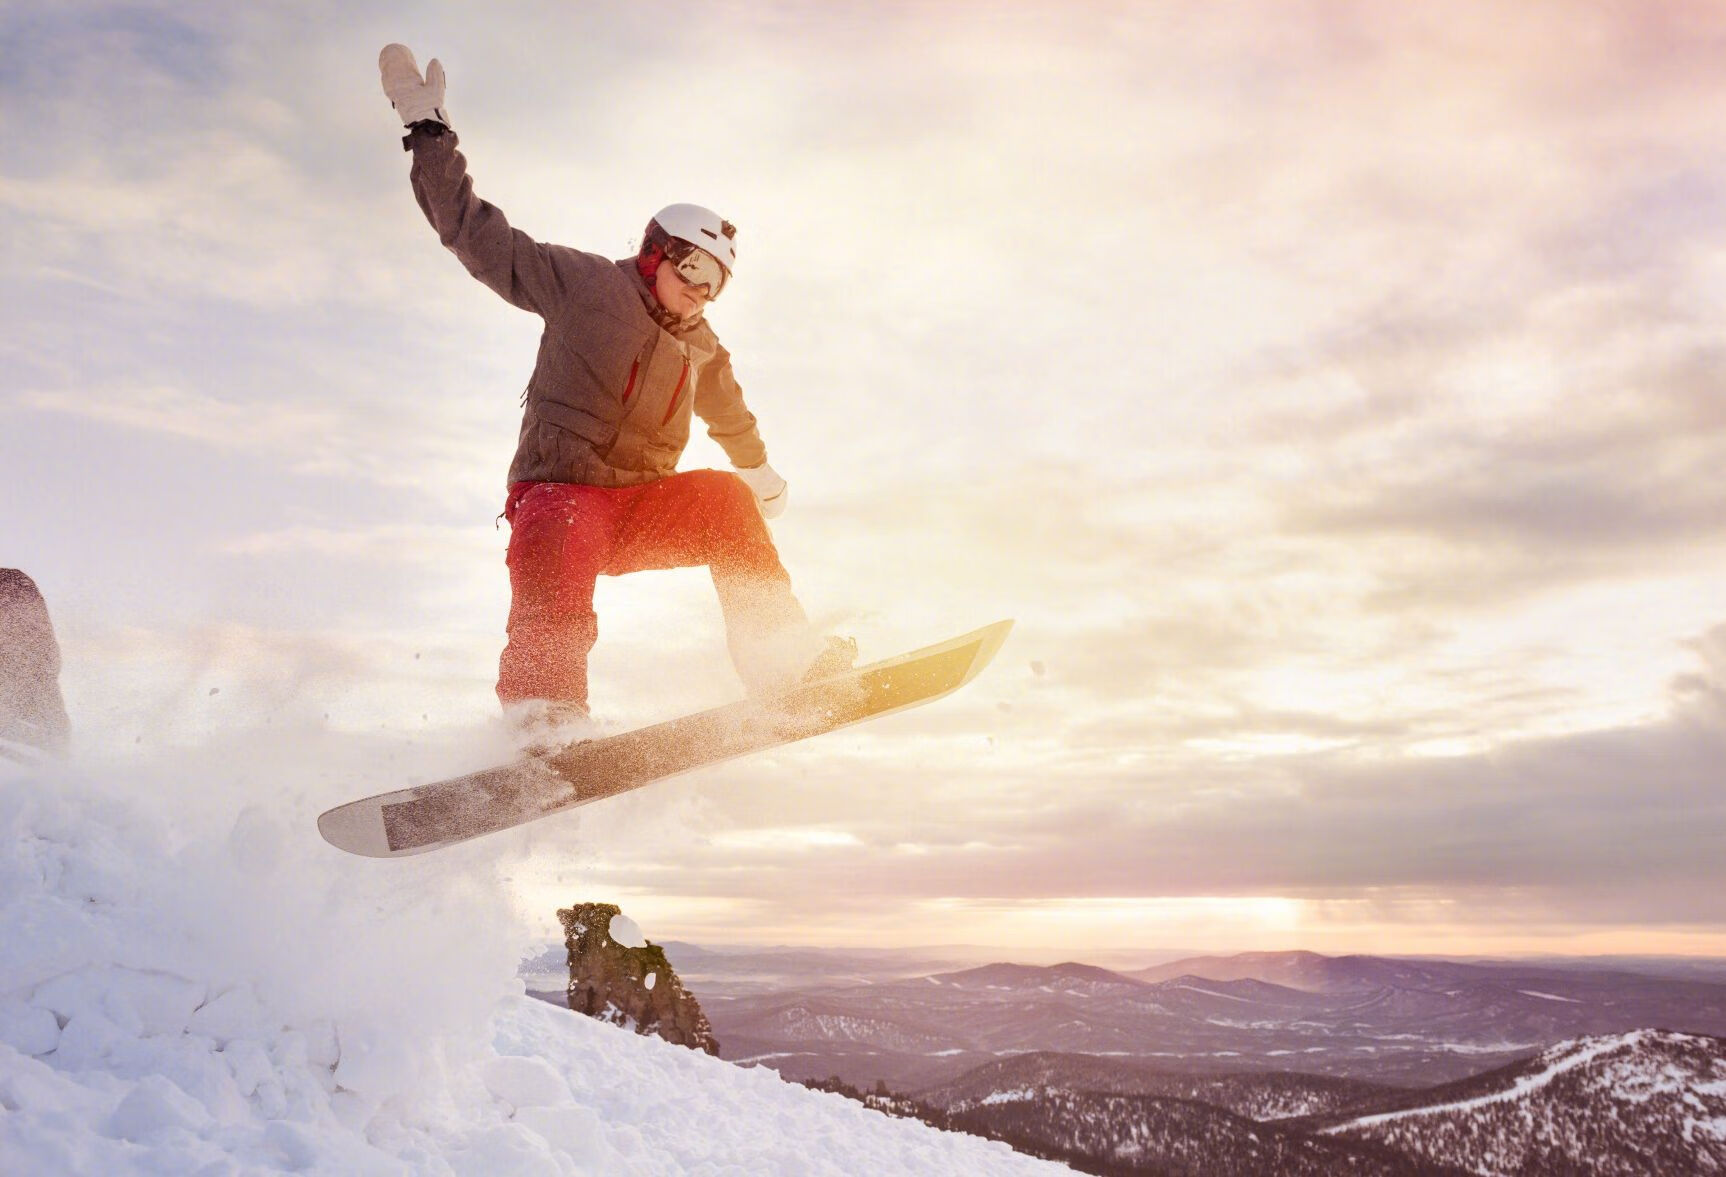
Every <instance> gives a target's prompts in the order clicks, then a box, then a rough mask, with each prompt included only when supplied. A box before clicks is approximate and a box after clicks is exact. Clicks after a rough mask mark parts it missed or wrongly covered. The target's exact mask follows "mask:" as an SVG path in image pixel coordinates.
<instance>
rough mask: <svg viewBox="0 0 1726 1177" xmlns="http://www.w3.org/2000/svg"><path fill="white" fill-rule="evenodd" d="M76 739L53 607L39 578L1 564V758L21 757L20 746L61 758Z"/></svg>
mask: <svg viewBox="0 0 1726 1177" xmlns="http://www.w3.org/2000/svg"><path fill="white" fill-rule="evenodd" d="M70 740H71V723H70V722H69V721H68V720H67V718H66V702H65V700H64V699H63V698H62V697H61V695H60V643H59V642H57V641H56V640H55V639H54V626H53V624H52V623H51V622H50V621H49V620H48V606H47V604H46V603H45V602H44V601H43V600H42V593H41V591H40V590H38V589H37V588H36V582H35V581H33V580H31V579H30V578H29V577H28V576H25V575H24V574H23V573H22V572H20V571H18V569H16V568H0V756H5V755H11V756H12V757H13V758H14V759H19V758H21V757H19V755H18V751H17V749H18V746H20V745H22V746H24V747H27V748H34V749H37V750H38V751H41V752H47V753H51V754H53V755H56V756H58V755H61V754H63V753H64V752H65V751H66V747H67V744H68V743H69V742H70ZM9 747H10V748H11V749H12V750H11V751H10V752H9V751H8V748H9Z"/></svg>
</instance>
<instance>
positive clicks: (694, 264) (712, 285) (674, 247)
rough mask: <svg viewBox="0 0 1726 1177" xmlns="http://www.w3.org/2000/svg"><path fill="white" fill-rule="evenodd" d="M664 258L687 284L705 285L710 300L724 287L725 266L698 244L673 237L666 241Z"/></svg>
mask: <svg viewBox="0 0 1726 1177" xmlns="http://www.w3.org/2000/svg"><path fill="white" fill-rule="evenodd" d="M665 260H666V261H668V262H670V263H671V265H672V268H673V269H675V270H676V271H677V276H678V277H679V278H682V279H683V280H684V281H685V282H687V283H689V285H691V286H705V287H706V288H707V297H708V299H709V300H710V301H711V300H712V299H715V298H718V297H719V292H720V291H721V290H724V289H725V267H724V266H722V265H720V264H719V259H718V258H716V257H714V256H713V255H712V254H711V253H708V252H707V251H706V250H705V249H702V248H701V247H700V246H699V245H692V244H690V243H689V242H687V241H683V240H680V239H679V238H676V237H673V238H671V239H670V240H669V241H668V242H667V243H666V246H665Z"/></svg>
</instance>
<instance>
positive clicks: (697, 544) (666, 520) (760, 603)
mask: <svg viewBox="0 0 1726 1177" xmlns="http://www.w3.org/2000/svg"><path fill="white" fill-rule="evenodd" d="M633 490H634V492H635V493H634V494H633V496H632V497H631V498H630V499H629V500H628V502H627V503H626V504H625V505H624V507H623V510H622V512H621V514H620V516H619V519H618V524H617V531H616V542H615V543H614V545H613V547H612V549H611V553H610V558H609V560H608V562H607V564H606V565H605V566H604V567H603V568H601V570H600V571H602V572H604V573H606V574H607V575H611V576H621V575H623V574H625V573H629V572H642V571H646V570H648V569H656V568H687V567H696V566H701V565H706V566H707V567H708V569H709V570H710V571H711V573H712V576H713V587H714V589H715V590H716V591H717V593H718V595H719V607H720V611H721V612H722V613H723V614H724V617H725V632H726V639H727V644H728V646H729V648H730V651H731V659H732V662H733V664H734V665H735V666H736V667H737V672H738V675H739V676H740V677H741V678H742V679H743V682H744V685H745V686H746V687H748V688H749V690H750V691H751V692H754V693H762V692H766V691H772V690H776V689H779V688H781V687H783V686H786V685H789V683H791V682H794V681H796V679H797V678H798V677H800V676H801V674H802V673H803V672H804V671H805V670H806V669H807V668H808V667H809V665H810V663H811V662H812V661H813V660H814V659H815V658H816V656H817V655H818V654H819V653H820V652H821V649H822V642H821V640H820V638H819V637H818V636H817V635H816V634H815V633H814V632H813V631H812V630H811V629H810V627H809V620H808V618H807V617H806V616H805V615H804V612H803V607H802V606H801V605H799V604H798V603H797V598H796V597H795V596H793V595H792V592H791V576H790V574H789V573H787V572H786V571H785V566H784V564H783V563H781V562H780V559H779V550H778V548H776V547H774V545H773V536H772V534H771V533H770V532H769V531H768V530H767V522H766V520H764V519H762V517H761V511H760V509H759V508H758V507H757V506H756V505H755V495H754V492H752V491H751V490H750V489H749V487H748V486H747V485H746V484H745V483H744V481H743V480H742V479H741V478H738V477H737V476H736V475H735V474H730V473H726V472H724V471H719V470H691V471H688V472H687V473H683V474H674V475H672V476H671V477H669V478H662V479H660V480H659V481H657V482H650V483H647V484H646V485H644V486H640V487H636V488H633Z"/></svg>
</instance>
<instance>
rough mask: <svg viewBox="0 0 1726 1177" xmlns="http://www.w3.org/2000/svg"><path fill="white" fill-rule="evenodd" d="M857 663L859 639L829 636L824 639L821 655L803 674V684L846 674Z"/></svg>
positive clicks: (817, 656)
mask: <svg viewBox="0 0 1726 1177" xmlns="http://www.w3.org/2000/svg"><path fill="white" fill-rule="evenodd" d="M856 663H857V639H856V638H842V637H839V636H837V635H835V634H829V635H828V636H827V637H826V638H825V639H823V645H822V648H821V653H820V654H818V655H816V657H815V661H813V662H811V663H810V664H809V669H808V670H806V671H804V672H803V678H802V682H804V683H812V682H819V681H821V680H822V679H824V678H832V677H833V676H834V675H836V674H844V673H845V672H846V671H847V670H850V669H851V668H852V667H853V666H854V665H856Z"/></svg>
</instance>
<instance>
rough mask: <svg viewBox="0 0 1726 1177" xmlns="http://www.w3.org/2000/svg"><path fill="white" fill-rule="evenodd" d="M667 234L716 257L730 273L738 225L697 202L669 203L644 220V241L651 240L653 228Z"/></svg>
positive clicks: (652, 238) (734, 255) (733, 262)
mask: <svg viewBox="0 0 1726 1177" xmlns="http://www.w3.org/2000/svg"><path fill="white" fill-rule="evenodd" d="M656 229H657V230H658V231H659V233H661V234H664V235H665V236H667V237H675V238H676V239H677V240H679V241H687V242H689V244H691V245H698V246H700V247H701V248H702V249H705V250H706V251H707V252H708V253H711V254H712V255H713V256H714V257H716V258H718V259H719V264H720V265H722V266H724V267H725V273H726V275H727V276H729V275H730V273H731V271H732V269H733V268H735V267H736V265H737V226H736V225H733V224H732V223H731V222H730V221H728V220H726V219H725V218H724V217H722V216H720V215H719V214H718V213H716V212H714V211H713V210H712V209H710V208H702V207H701V206H700V205H699V204H668V205H666V206H665V207H664V208H662V209H660V210H659V211H658V212H656V213H654V214H653V219H652V220H651V221H649V222H648V223H647V235H646V238H645V240H644V241H643V244H649V243H652V242H653V241H654V238H655V236H656V233H655V232H654V231H655V230H656Z"/></svg>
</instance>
